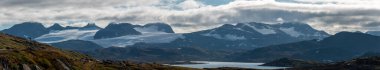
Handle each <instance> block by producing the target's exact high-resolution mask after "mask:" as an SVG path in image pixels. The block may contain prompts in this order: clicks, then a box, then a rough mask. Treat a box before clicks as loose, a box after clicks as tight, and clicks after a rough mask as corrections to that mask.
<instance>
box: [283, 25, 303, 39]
mask: <svg viewBox="0 0 380 70" xmlns="http://www.w3.org/2000/svg"><path fill="white" fill-rule="evenodd" d="M280 30H281V31H283V32H285V33H286V34H288V35H290V36H292V37H299V36H301V35H302V33H300V32H297V31H295V30H294V27H290V28H280Z"/></svg>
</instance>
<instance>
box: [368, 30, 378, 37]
mask: <svg viewBox="0 0 380 70" xmlns="http://www.w3.org/2000/svg"><path fill="white" fill-rule="evenodd" d="M366 34H371V35H376V36H380V31H367V32H366Z"/></svg>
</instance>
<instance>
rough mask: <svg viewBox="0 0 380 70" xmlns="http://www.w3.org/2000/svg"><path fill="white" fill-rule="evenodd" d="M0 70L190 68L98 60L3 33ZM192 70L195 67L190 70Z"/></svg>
mask: <svg viewBox="0 0 380 70" xmlns="http://www.w3.org/2000/svg"><path fill="white" fill-rule="evenodd" d="M0 54H1V55H0V69H5V70H19V69H24V70H28V69H33V70H41V69H42V70H120V69H147V70H152V69H167V70H178V69H185V70H186V69H188V68H180V67H170V66H164V65H159V64H134V63H130V62H119V61H97V60H95V59H92V58H90V57H87V56H85V55H82V54H79V53H75V52H70V51H64V50H60V49H56V48H54V47H51V46H49V45H46V44H41V43H38V42H35V41H30V40H26V39H23V38H20V37H16V36H11V35H6V34H3V33H0ZM189 70H191V69H189Z"/></svg>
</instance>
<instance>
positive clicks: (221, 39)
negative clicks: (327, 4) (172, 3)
mask: <svg viewBox="0 0 380 70" xmlns="http://www.w3.org/2000/svg"><path fill="white" fill-rule="evenodd" d="M34 31H40V32H34ZM2 32H4V33H7V34H10V35H15V36H18V37H30V38H32V39H33V40H35V41H38V42H42V43H47V44H50V45H52V46H56V47H57V48H61V49H65V50H72V51H77V52H81V53H85V54H88V55H90V56H93V57H96V58H98V59H111V60H125V59H128V60H136V61H170V60H178V61H179V60H220V61H255V62H267V61H272V60H275V59H279V58H284V57H289V58H299V59H308V60H316V61H339V60H346V59H350V58H354V57H355V56H359V55H361V54H363V52H371V51H368V49H363V48H357V46H358V45H363V46H365V47H370V46H368V45H366V44H370V45H375V44H374V43H377V42H372V41H377V40H376V39H377V38H376V37H377V36H373V38H372V35H375V34H374V33H376V32H373V31H371V32H370V31H369V32H366V33H368V34H364V33H353V34H358V37H356V35H354V36H351V33H350V32H341V33H337V34H335V35H329V34H328V33H326V32H324V31H320V30H316V29H314V28H312V27H311V26H309V25H307V24H305V23H299V22H286V23H279V24H266V23H258V22H250V23H237V24H224V25H222V26H220V27H216V28H213V29H208V30H202V31H196V32H191V33H175V32H174V31H173V29H172V28H171V26H170V25H168V24H165V23H148V24H146V25H133V24H131V23H110V24H109V25H108V26H106V27H105V28H100V27H99V26H96V25H95V24H93V23H89V24H87V25H86V26H84V27H72V26H66V27H63V26H61V25H59V24H54V25H52V26H50V27H44V26H43V25H42V24H41V23H38V22H24V23H21V24H17V25H15V26H13V27H11V28H9V29H5V30H3V31H2ZM360 34H363V35H360ZM369 34H372V35H369ZM346 36H349V37H346ZM367 36H368V37H370V38H368V39H371V40H369V41H368V42H366V41H367ZM350 37H356V38H359V39H356V38H355V39H353V40H351V39H352V38H350ZM362 37H363V38H365V40H362ZM341 38H343V39H341ZM372 39H375V40H372ZM339 41H341V42H339ZM356 41H363V42H366V43H364V44H360V43H355V42H356ZM345 43H349V45H344V44H345ZM342 46H345V47H350V48H352V49H341V48H343V47H342ZM333 49H335V50H333ZM353 49H362V50H360V51H352V50H353ZM334 51H347V52H345V53H340V52H336V53H335V52H334ZM372 51H373V50H372ZM316 52H318V53H319V54H316ZM322 53H323V54H322ZM331 53H334V55H335V54H336V55H339V56H337V57H334V58H330V56H332V55H328V54H331Z"/></svg>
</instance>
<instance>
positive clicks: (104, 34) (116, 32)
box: [94, 23, 141, 39]
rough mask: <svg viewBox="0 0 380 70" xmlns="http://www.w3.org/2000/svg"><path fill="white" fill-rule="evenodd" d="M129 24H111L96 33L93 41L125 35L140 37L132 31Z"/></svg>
mask: <svg viewBox="0 0 380 70" xmlns="http://www.w3.org/2000/svg"><path fill="white" fill-rule="evenodd" d="M133 28H134V26H133V25H132V24H130V23H118V24H117V23H111V24H109V25H108V26H107V27H105V28H104V29H101V30H99V31H98V32H96V34H95V36H94V39H103V38H113V37H120V36H125V35H141V33H140V32H138V31H136V30H135V29H133Z"/></svg>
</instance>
